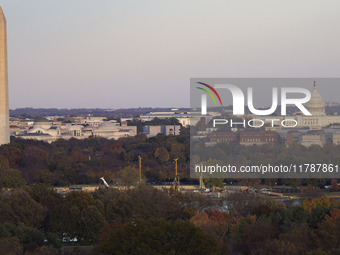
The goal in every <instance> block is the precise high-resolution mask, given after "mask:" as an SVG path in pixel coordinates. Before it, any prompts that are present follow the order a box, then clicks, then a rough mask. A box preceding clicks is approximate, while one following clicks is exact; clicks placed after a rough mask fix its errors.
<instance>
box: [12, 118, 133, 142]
mask: <svg viewBox="0 0 340 255" xmlns="http://www.w3.org/2000/svg"><path fill="white" fill-rule="evenodd" d="M98 121H100V119H96V121H94V122H91V123H92V124H93V126H90V125H88V126H86V127H84V126H83V125H78V124H62V125H54V123H52V122H51V121H49V120H47V119H45V118H39V119H37V120H36V121H35V122H34V124H33V126H31V127H29V128H28V129H27V130H26V131H18V132H19V133H16V136H17V137H20V138H22V139H34V140H39V141H45V142H48V143H51V142H54V141H56V140H58V139H65V140H67V139H71V138H76V139H85V138H89V137H103V138H107V139H116V140H117V139H119V138H122V137H132V136H135V135H137V126H121V125H120V124H119V123H118V122H117V121H115V120H111V121H101V123H100V124H99V125H98V126H97V123H98ZM16 129H17V128H14V127H13V131H14V130H16Z"/></svg>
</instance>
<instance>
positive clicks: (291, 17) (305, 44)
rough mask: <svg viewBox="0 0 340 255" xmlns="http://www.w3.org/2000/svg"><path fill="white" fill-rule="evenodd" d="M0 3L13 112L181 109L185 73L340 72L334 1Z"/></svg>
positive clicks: (185, 103) (339, 22) (338, 5)
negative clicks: (22, 109)
mask: <svg viewBox="0 0 340 255" xmlns="http://www.w3.org/2000/svg"><path fill="white" fill-rule="evenodd" d="M0 5H1V6H2V8H3V11H4V13H5V16H6V18H7V33H8V34H7V36H8V61H9V63H8V64H9V93H10V108H11V109H14V108H19V107H46V108H48V107H55V108H95V107H99V108H128V107H139V106H141V107H149V106H150V107H189V84H190V77H194V78H195V77H287V78H289V77H312V78H314V77H340V33H339V31H340V15H339V13H340V1H338V0H333V1H332V0H327V1H321V0H318V1H315V0H300V1H293V0H288V1H273V0H267V1H263V0H258V1H253V0H248V1H237V0H230V1H226V0H221V1H199V0H187V1H185V0H178V1H177V0H171V1H159V0H152V1H151V0H150V1H149V0H141V1H130V0H124V1H123V0H122V1H114V0H97V1H95V0H92V1H89V0H0ZM339 86H340V84H339ZM320 90H322V88H320ZM326 96H327V95H326ZM328 96H329V98H325V101H337V100H336V98H335V97H339V94H337V95H334V93H333V95H328ZM332 96H333V97H332Z"/></svg>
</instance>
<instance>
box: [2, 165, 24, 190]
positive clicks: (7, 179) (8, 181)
mask: <svg viewBox="0 0 340 255" xmlns="http://www.w3.org/2000/svg"><path fill="white" fill-rule="evenodd" d="M25 184H26V181H25V180H24V179H23V178H22V177H21V173H20V171H18V170H16V169H6V170H4V171H2V173H1V177H0V187H4V188H21V187H23V186H24V185H25Z"/></svg>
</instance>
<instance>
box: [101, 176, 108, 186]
mask: <svg viewBox="0 0 340 255" xmlns="http://www.w3.org/2000/svg"><path fill="white" fill-rule="evenodd" d="M100 179H101V180H102V181H103V183H104V185H105V186H106V187H108V188H110V186H109V184H107V182H106V181H105V179H104V176H103V177H102V178H100Z"/></svg>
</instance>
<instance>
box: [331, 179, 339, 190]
mask: <svg viewBox="0 0 340 255" xmlns="http://www.w3.org/2000/svg"><path fill="white" fill-rule="evenodd" d="M339 190H340V186H339V185H338V182H337V180H335V179H332V181H331V191H339Z"/></svg>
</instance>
